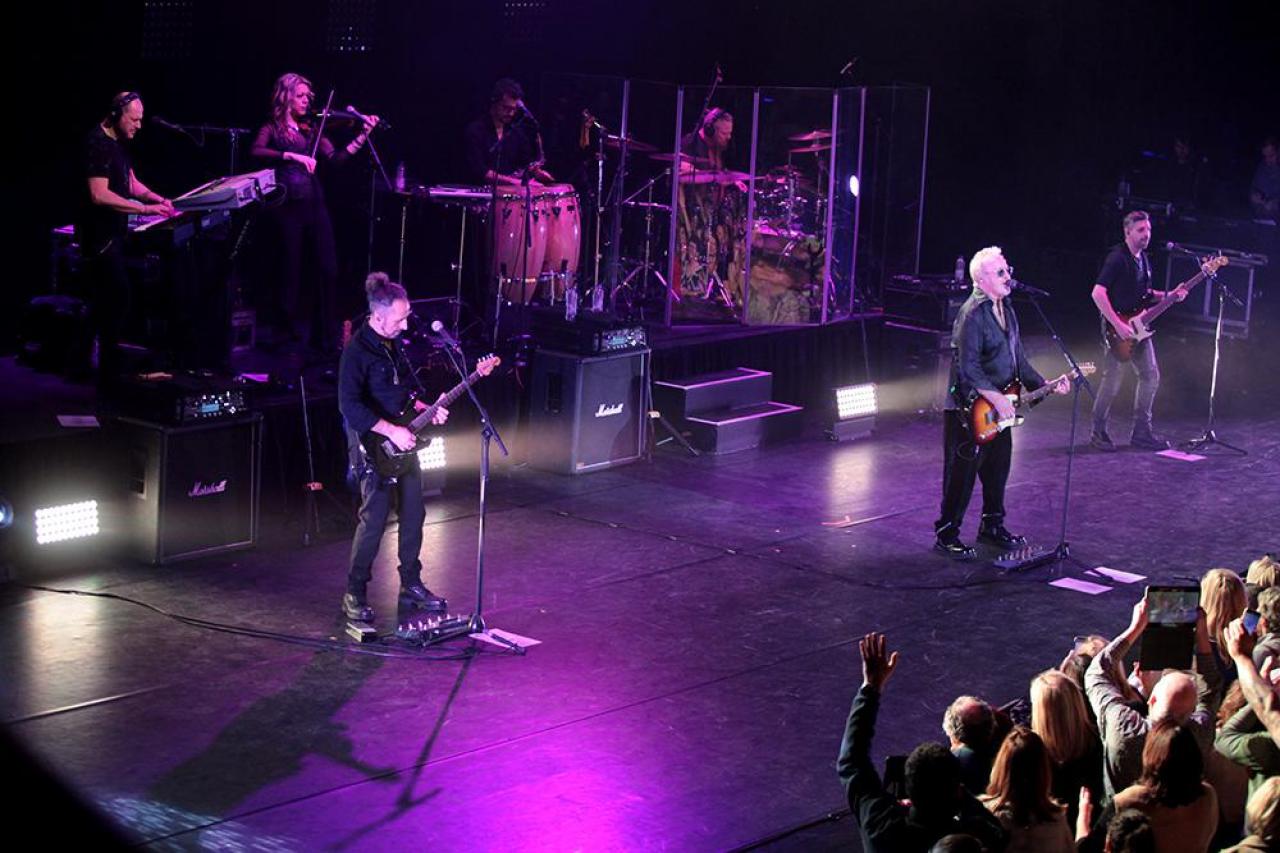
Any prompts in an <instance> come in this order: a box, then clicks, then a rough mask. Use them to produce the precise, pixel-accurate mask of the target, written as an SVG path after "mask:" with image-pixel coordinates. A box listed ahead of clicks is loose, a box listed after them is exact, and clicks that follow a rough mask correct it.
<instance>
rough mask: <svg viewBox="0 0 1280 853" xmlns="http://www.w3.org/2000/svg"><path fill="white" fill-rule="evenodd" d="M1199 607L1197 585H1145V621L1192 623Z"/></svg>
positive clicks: (1178, 623)
mask: <svg viewBox="0 0 1280 853" xmlns="http://www.w3.org/2000/svg"><path fill="white" fill-rule="evenodd" d="M1199 608H1200V587H1198V586H1149V587H1147V621H1149V622H1153V623H1155V624H1157V625H1188V624H1190V625H1194V624H1195V623H1196V616H1197V615H1198V611H1199Z"/></svg>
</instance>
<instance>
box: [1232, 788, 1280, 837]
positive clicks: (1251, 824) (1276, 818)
mask: <svg viewBox="0 0 1280 853" xmlns="http://www.w3.org/2000/svg"><path fill="white" fill-rule="evenodd" d="M1244 814H1245V829H1246V830H1247V831H1248V833H1249V835H1248V836H1247V837H1246V838H1245V839H1244V840H1243V841H1241V842H1240V843H1239V844H1237V845H1236V846H1235V847H1232V848H1231V849H1229V850H1226V851H1224V853H1264V851H1271V850H1280V776H1272V777H1271V778H1270V779H1268V780H1267V781H1266V782H1264V783H1263V784H1262V787H1260V788H1259V789H1258V790H1256V791H1254V792H1253V796H1252V797H1250V798H1249V805H1248V806H1247V807H1246V808H1245V812H1244Z"/></svg>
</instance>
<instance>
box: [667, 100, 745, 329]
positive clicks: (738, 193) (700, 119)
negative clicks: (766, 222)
mask: <svg viewBox="0 0 1280 853" xmlns="http://www.w3.org/2000/svg"><path fill="white" fill-rule="evenodd" d="M755 97H756V94H755V90H754V89H750V88H745V87H726V86H720V87H717V88H716V89H715V90H714V92H713V91H711V90H710V89H709V88H708V87H705V86H688V87H684V89H683V90H682V98H681V99H680V105H679V111H678V112H679V116H680V119H679V127H680V128H681V130H682V131H683V135H682V136H681V139H680V143H679V146H678V148H679V150H678V151H674V152H672V153H674V154H676V155H677V159H676V164H677V166H676V168H677V171H678V172H679V178H678V181H677V182H676V185H675V186H676V190H675V192H674V193H673V208H674V213H673V217H674V219H675V220H676V223H675V231H676V239H675V258H674V259H673V264H672V267H673V269H672V275H673V278H672V288H673V291H674V292H675V293H678V294H679V298H678V299H676V298H674V296H673V299H672V306H671V313H670V316H671V322H673V323H738V322H742V320H743V317H744V314H743V312H744V310H745V298H746V297H745V293H746V290H745V285H746V264H747V234H748V233H749V232H748V229H749V223H748V221H747V207H748V200H749V198H750V187H751V174H750V172H749V169H750V157H751V143H752V141H753V138H754V135H755V122H754V107H755Z"/></svg>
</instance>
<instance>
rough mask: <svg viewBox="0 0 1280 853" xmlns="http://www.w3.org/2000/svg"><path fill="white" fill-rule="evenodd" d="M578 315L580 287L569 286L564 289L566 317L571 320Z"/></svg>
mask: <svg viewBox="0 0 1280 853" xmlns="http://www.w3.org/2000/svg"><path fill="white" fill-rule="evenodd" d="M577 316H578V288H577V287H576V286H575V287H569V288H566V289H565V291H564V318H565V319H566V320H568V321H569V322H573V320H574V319H575V318H576V317H577Z"/></svg>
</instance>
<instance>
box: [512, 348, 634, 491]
mask: <svg viewBox="0 0 1280 853" xmlns="http://www.w3.org/2000/svg"><path fill="white" fill-rule="evenodd" d="M648 365H649V351H648V350H647V349H643V350H633V351H630V352H624V353H612V354H609V355H599V356H580V355H572V354H569V353H563V352H556V351H554V350H539V351H538V352H537V353H536V354H535V355H534V359H533V381H532V383H531V387H530V393H531V395H532V396H531V398H530V401H529V440H528V443H527V446H528V450H529V464H530V465H533V466H534V467H535V468H541V469H543V470H544V471H555V472H558V473H562V474H585V473H587V472H589V471H598V470H601V469H603V468H612V467H614V466H616V465H624V464H626V463H628V462H634V461H635V460H637V459H639V458H640V455H641V454H642V453H643V451H644V426H645V424H644V416H645V413H644V411H643V409H644V399H645V396H644V395H645V387H646V383H647V380H648V376H647V375H646V371H647V370H648Z"/></svg>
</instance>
